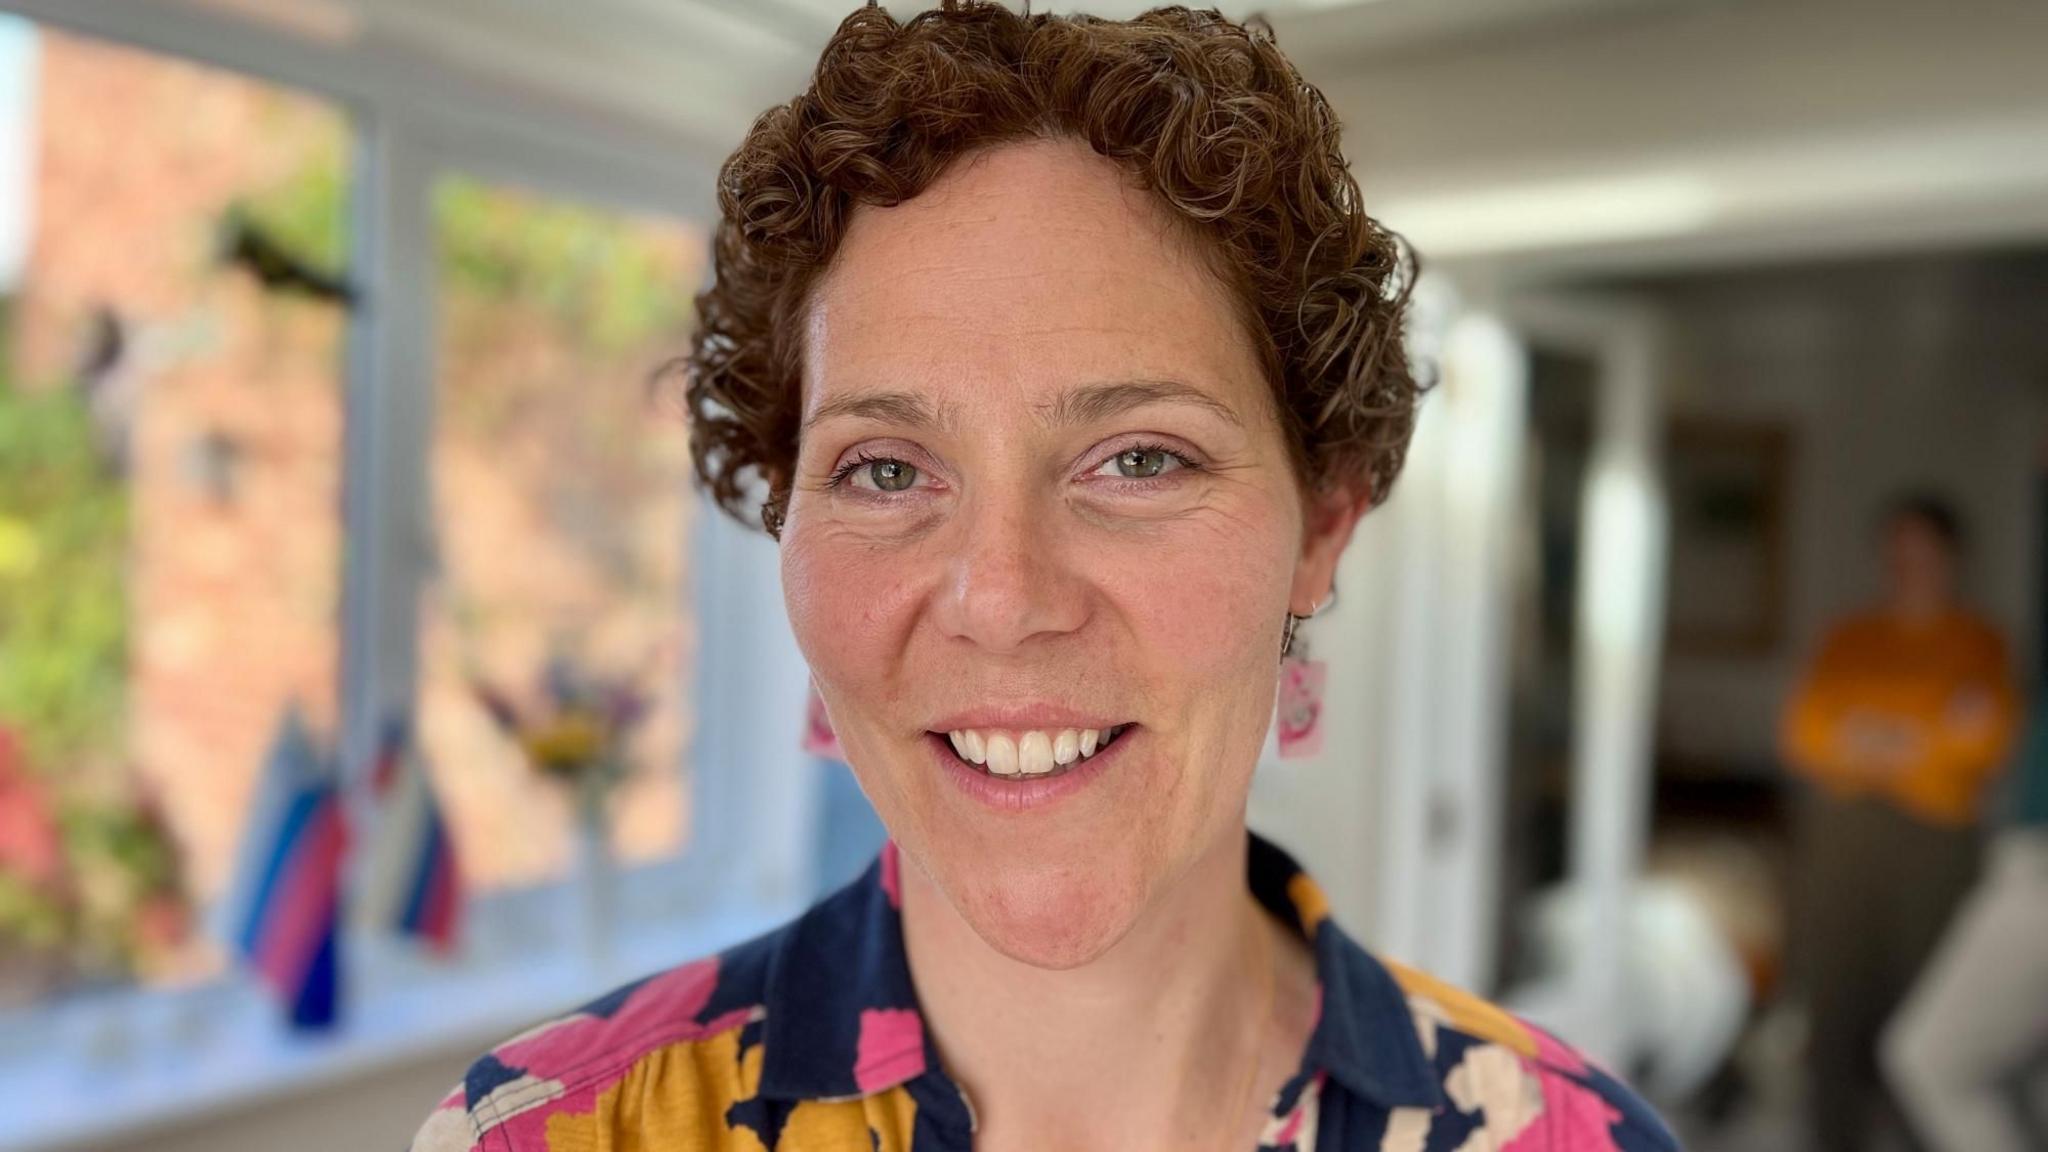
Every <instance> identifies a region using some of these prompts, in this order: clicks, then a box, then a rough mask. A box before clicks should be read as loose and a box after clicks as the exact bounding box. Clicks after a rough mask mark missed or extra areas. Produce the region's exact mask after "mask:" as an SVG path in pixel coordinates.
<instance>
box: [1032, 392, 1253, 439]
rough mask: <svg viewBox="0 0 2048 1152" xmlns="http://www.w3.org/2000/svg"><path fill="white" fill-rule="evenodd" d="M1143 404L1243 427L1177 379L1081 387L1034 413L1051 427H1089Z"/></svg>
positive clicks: (1227, 407)
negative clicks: (1197, 411)
mask: <svg viewBox="0 0 2048 1152" xmlns="http://www.w3.org/2000/svg"><path fill="white" fill-rule="evenodd" d="M1147 404H1191V405H1194V406H1195V407H1198V408H1207V409H1208V410H1209V411H1211V412H1214V413H1215V414H1216V415H1218V416H1221V417H1222V418H1223V419H1225V420H1227V421H1229V422H1230V423H1231V424H1232V425H1234V426H1236V427H1239V428H1242V427H1244V417H1242V416H1239V415H1238V414H1237V411H1236V410H1235V409H1233V408H1232V407H1231V406H1230V405H1228V404H1225V403H1224V402H1223V401H1221V400H1218V399H1217V398H1215V397H1214V396H1211V395H1209V394H1208V393H1207V392H1204V391H1202V390H1201V389H1200V388H1197V387H1195V386H1194V385H1192V384H1185V383H1182V382H1181V381H1179V380H1118V381H1114V382H1111V383H1107V384H1088V385H1083V386H1082V387H1079V388H1072V389H1069V390H1067V391H1066V392H1063V393H1061V394H1060V397H1059V399H1057V400H1054V401H1053V402H1051V403H1050V404H1042V405H1040V406H1039V408H1038V413H1039V417H1040V418H1041V419H1043V420H1044V421H1045V422H1046V423H1047V424H1050V425H1053V426H1059V425H1065V424H1089V423H1093V422H1095V421H1098V420H1107V419H1109V418H1110V417H1112V416H1120V415H1122V414H1124V413H1125V412H1129V411H1131V410H1132V409H1134V408H1143V407H1144V406H1145V405H1147Z"/></svg>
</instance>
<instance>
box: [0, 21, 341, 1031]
mask: <svg viewBox="0 0 2048 1152" xmlns="http://www.w3.org/2000/svg"><path fill="white" fill-rule="evenodd" d="M0 45H4V47H0V142H4V143H0V149H4V150H6V151H8V152H10V153H11V154H10V155H7V156H5V157H4V158H0V1004H8V1003H17V1004H18V1003H21V1002H24V1001H32V1000H35V999H38V998H40V997H42V996H45V995H47V994H49V993H51V992H53V991H56V990H59V989H62V988H65V987H75V986H78V985H81V984H103V983H109V982H122V981H126V980H128V979H131V978H137V977H140V978H144V979H152V980H154V979H175V978H179V977H189V976H192V975H196V974H199V973H202V972H205V971H209V970H212V969H213V968H215V967H217V966H218V964H219V957H218V955H217V954H216V953H215V952H214V951H213V950H212V949H210V948H209V947H208V946H207V945H206V944H205V943H204V942H203V941H204V937H205V934H204V933H202V932H200V931H198V930H197V929H198V925H199V923H200V919H201V918H200V916H199V912H201V911H203V909H204V908H205V906H206V904H207V902H208V901H209V900H210V899H212V898H213V897H214V896H215V895H217V894H218V893H219V892H220V891H221V889H222V888H223V886H224V885H225V883H226V882H227V879H228V873H229V871H230V869H231V868H232V861H233V859H234V857H235V853H236V848H237V845H238V841H239V838H240V836H241V832H242V827H241V820H242V816H243V813H244V811H245V809H246V806H247V805H246V801H247V798H248V797H249V794H250V791H251V788H252V785H253V783H254V781H255V779H256V777H257V774H258V771H259V768H260V765H261V763H262V761H263V758H264V753H265V750H266V748H267V746H268V744H269V741H270V739H271V737H272V735H273V733H274V731H275V730H276V727H277V725H278V723H279V720H280V717H281V716H282V715H283V713H284V712H285V710H286V709H287V708H289V707H292V706H294V705H296V706H297V707H298V708H300V709H301V710H302V711H303V713H304V714H305V715H306V717H307V718H308V719H309V720H310V721H311V723H312V724H313V725H314V727H315V728H316V729H319V730H322V731H325V732H329V733H331V732H332V731H333V729H334V726H335V723H336V717H337V712H338V700H337V692H336V683H337V665H338V659H339V636H338V618H339V610H340V582H341V572H342V568H341V564H342V548H343V541H342V533H341V509H340V502H341V482H342V474H343V473H342V455H343V436H342V423H343V419H342V418H343V410H344V402H343V392H344V389H343V383H342V382H343V371H342V362H343V355H342V354H343V341H344V336H345V332H346V327H347V305H346V296H347V295H348V291H347V288H346V286H345V283H344V281H343V275H342V263H343V253H344V252H345V251H346V237H345V235H344V234H343V218H344V213H343V212H342V211H341V206H342V203H343V198H344V195H343V189H344V188H345V187H346V186H347V168H348V160H347V154H348V143H349V124H348V121H347V119H346V118H345V117H344V116H343V115H342V114H341V113H340V112H339V111H337V110H336V109H335V108H334V107H332V106H330V105H327V104H325V103H322V102H320V101H317V100H314V99H311V98H308V97H306V96H303V95H299V94H296V93H293V92H289V91H286V90H283V89H280V88H278V87H276V86H273V85H269V84H264V83H260V82H256V81H253V80H249V79H245V78H242V77H239V76H236V75H233V74H229V73H225V72H221V71H216V70H212V69H208V68H204V67H199V66H196V65H192V64H188V63H184V62H181V61H176V60H172V59H168V58H165V57H161V56H156V55H152V54H147V53H143V52H138V51H133V50H130V49H126V48H119V47H115V46H112V45H109V44H106V43H103V42H99V41H95V40H90V39H85V38H81V37H77V36H72V35H67V34H61V33H57V32H54V31H47V30H42V29H39V28H37V27H36V26H34V25H31V24H28V23H26V22H23V21H20V20H15V19H12V18H0ZM9 237H12V243H11V245H10V244H9V242H8V238H9ZM10 247H11V251H9V250H8V249H9V248H10Z"/></svg>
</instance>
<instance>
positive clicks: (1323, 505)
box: [1287, 484, 1372, 616]
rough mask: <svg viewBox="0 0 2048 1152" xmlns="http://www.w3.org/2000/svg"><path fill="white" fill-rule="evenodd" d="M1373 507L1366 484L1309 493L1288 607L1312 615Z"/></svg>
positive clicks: (1333, 585) (1324, 596)
mask: <svg viewBox="0 0 2048 1152" xmlns="http://www.w3.org/2000/svg"><path fill="white" fill-rule="evenodd" d="M1371 507H1372V492H1371V489H1370V488H1369V487H1368V486H1367V485H1363V484H1360V485H1341V484H1340V485H1336V486H1333V487H1331V488H1328V489H1324V490H1319V491H1311V492H1310V493H1309V494H1308V501H1307V508H1306V512H1307V515H1306V517H1304V523H1303V526H1302V536H1301V557H1300V559H1299V560H1298V561H1297V562H1296V563H1295V565H1294V587H1293V588H1292V590H1291V591H1290V592H1289V593H1288V599H1287V610H1288V611H1290V612H1292V613H1294V614H1295V615H1297V616H1307V615H1310V614H1312V613H1313V612H1314V611H1315V610H1316V608H1317V606H1319V605H1321V604H1323V603H1324V602H1326V601H1327V600H1329V598H1330V592H1331V589H1332V588H1334V587H1335V586H1336V579H1337V560H1338V558H1339V557H1341V556H1343V555H1344V549H1345V548H1346V547H1347V546H1348V545H1350V543H1351V533H1352V531H1353V530H1355V529H1356V528H1357V527H1358V521H1359V520H1360V518H1362V517H1363V516H1364V515H1365V514H1366V511H1367V510H1368V509H1370V508H1371Z"/></svg>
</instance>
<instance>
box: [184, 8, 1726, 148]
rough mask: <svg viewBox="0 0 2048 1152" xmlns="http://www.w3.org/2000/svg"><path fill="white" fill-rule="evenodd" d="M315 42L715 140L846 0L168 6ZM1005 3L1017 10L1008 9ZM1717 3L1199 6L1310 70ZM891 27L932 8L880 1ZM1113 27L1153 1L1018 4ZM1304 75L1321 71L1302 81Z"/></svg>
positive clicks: (762, 96)
mask: <svg viewBox="0 0 2048 1152" xmlns="http://www.w3.org/2000/svg"><path fill="white" fill-rule="evenodd" d="M171 2H176V3H183V4H185V5H188V6H191V7H198V8H205V9H210V10H213V11H216V12H226V13H228V14H231V15H233V16H235V17H236V18H238V19H244V20H249V21H253V22H257V23H261V24H265V25H268V26H270V27H271V28H272V29H274V30H282V31H285V32H287V33H289V34H292V35H295V36H299V37H303V38H308V39H315V40H321V41H326V42H330V43H376V44H380V45H383V46H387V47H391V48H395V49H398V50H400V51H405V52H412V53H417V54H418V55H419V56H421V57H422V58H424V59H426V60H430V61H433V62H435V63H437V64H439V65H442V66H447V67H452V68H456V69H459V70H461V71H464V72H467V73H470V74H473V75H476V76H478V77H481V78H484V79H487V80H489V81H491V82H493V83H497V84H509V85H514V86H517V87H519V88H521V89H524V90H527V91H530V92H533V93H536V94H539V95H544V96H548V97H551V98H556V99H561V100H566V101H570V102H573V103H575V104H578V105H581V106H586V107H601V108H605V109H609V110H612V111H615V112H618V113H623V114H625V115H627V116H630V117H632V118H634V119H636V120H639V121H642V122H645V123H647V124H649V125H650V126H654V127H658V128H661V129H664V130H667V131H670V132H680V133H682V134H684V135H687V136H690V137H694V138H697V139H702V140H705V141H706V142H707V143H708V144H714V145H716V144H729V143H730V142H731V141H734V140H736V139H737V138H738V136H739V134H740V133H741V132H742V131H743V130H744V129H745V126H746V125H747V123H748V122H750V121H751V120H752V118H753V117H754V115H756V114H757V113H758V112H759V111H760V110H761V109H763V108H765V107H767V106H769V105H770V104H773V103H777V102H779V101H781V100H785V99H787V98H788V97H790V96H791V95H793V94H795V92H796V91H797V90H798V88H799V87H801V85H802V83H803V79H804V76H805V74H806V73H807V72H808V71H809V68H810V65H811V63H812V62H813V61H814V60H815V59H816V57H817V52H818V50H819V48H820V47H822V46H823V44H824V43H825V41H826V40H827V39H828V38H829V37H830V36H831V34H832V30H833V29H834V28H835V27H837V25H838V23H839V21H840V20H841V19H843V18H844V17H845V16H846V14H847V13H849V12H851V11H852V10H853V9H854V8H855V7H856V6H857V5H858V2H859V0H573V2H566V0H171ZM1012 2H1013V3H1014V4H1021V3H1022V0H1012ZM1701 2H1719V0H1256V2H1248V0H1215V3H1217V4H1218V6H1220V7H1221V8H1222V9H1223V10H1224V11H1225V13H1226V14H1228V15H1231V16H1233V17H1239V18H1242V17H1244V16H1246V15H1248V14H1251V13H1254V12H1256V13H1260V14H1263V15H1265V16H1266V17H1268V18H1269V19H1270V21H1271V22H1272V24H1273V25H1274V28H1275V31H1276V33H1277V34H1278V36H1279V38H1280V42H1281V44H1282V46H1283V47H1285V48H1287V49H1288V50H1289V51H1290V53H1292V54H1293V55H1294V56H1295V57H1296V58H1297V59H1299V60H1301V61H1302V62H1303V63H1304V65H1305V67H1308V68H1309V70H1310V71H1311V73H1312V74H1318V73H1321V74H1333V73H1335V72H1338V71H1341V70H1342V69H1343V68H1345V67H1347V66H1349V65H1351V64H1353V63H1354V62H1357V61H1362V60H1363V59H1364V58H1366V57H1368V56H1371V55H1375V54H1378V53H1383V52H1386V51H1390V50H1393V49H1396V48H1401V47H1414V46H1416V45H1417V44H1419V43H1421V42H1423V41H1434V42H1443V41H1445V40H1453V39H1457V38H1461V37H1475V36H1483V35H1485V34H1487V33H1490V32H1499V31H1503V30H1507V29H1526V28H1528V27H1530V26H1532V25H1537V24H1543V23H1552V22H1558V21H1564V20H1568V19H1571V18H1581V17H1589V16H1597V15H1601V14H1607V13H1615V12H1622V11H1627V10H1639V9H1650V8H1663V7H1670V6H1674V5H1677V4H1682V3H1701ZM885 6H886V7H888V8H889V9H890V11H891V12H893V13H895V14H896V15H897V16H898V17H899V18H900V17H906V16H908V15H909V14H911V13H913V12H916V11H921V10H924V9H927V8H932V7H936V6H937V5H936V3H934V2H932V0H911V2H908V3H890V4H887V5H885ZM1032 6H1033V7H1034V8H1035V9H1041V10H1055V11H1072V10H1083V11H1088V12H1091V13H1095V14H1098V15H1102V16H1108V17H1128V16H1132V15H1135V14H1137V13H1138V12H1141V11H1143V10H1145V9H1146V8H1150V7H1154V6H1155V0H1079V2H1067V0H1060V2H1053V3H1044V2H1034V3H1033V5H1032ZM1316 78H1318V79H1320V78H1321V76H1320V75H1317V76H1316Z"/></svg>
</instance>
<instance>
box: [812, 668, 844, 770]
mask: <svg viewBox="0 0 2048 1152" xmlns="http://www.w3.org/2000/svg"><path fill="white" fill-rule="evenodd" d="M803 749H804V751H805V752H807V753H809V754H811V755H813V756H817V757H820V758H822V759H826V760H844V759H846V753H844V752H842V751H840V748H839V737H838V735H837V734H836V733H834V732H833V731H832V717H830V716H828V715H826V713H825V698H824V697H822V696H820V695H818V686H817V685H816V684H815V683H814V684H812V685H811V698H810V700H809V701H808V702H807V703H806V704H805V706H804V739H803Z"/></svg>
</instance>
